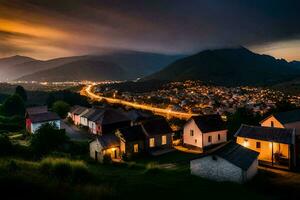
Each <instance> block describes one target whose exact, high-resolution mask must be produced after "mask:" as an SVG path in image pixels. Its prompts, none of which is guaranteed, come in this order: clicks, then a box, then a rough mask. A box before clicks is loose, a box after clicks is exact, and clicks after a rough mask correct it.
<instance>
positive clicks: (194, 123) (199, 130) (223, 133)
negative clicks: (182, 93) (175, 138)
mask: <svg viewBox="0 0 300 200" xmlns="http://www.w3.org/2000/svg"><path fill="white" fill-rule="evenodd" d="M226 141H227V130H226V128H225V123H224V121H223V120H222V118H221V116H220V115H202V116H194V117H192V118H190V119H189V120H188V121H187V123H186V124H185V125H184V128H183V145H184V146H186V147H189V148H193V149H204V148H205V147H207V146H210V145H214V144H220V143H223V142H226Z"/></svg>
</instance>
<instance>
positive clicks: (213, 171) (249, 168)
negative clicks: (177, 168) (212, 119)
mask: <svg viewBox="0 0 300 200" xmlns="http://www.w3.org/2000/svg"><path fill="white" fill-rule="evenodd" d="M258 155H259V153H258V152H256V151H253V150H251V149H248V148H245V147H243V146H241V145H239V144H236V143H234V142H229V143H227V144H226V145H224V146H222V147H221V148H219V149H217V150H216V151H214V152H211V153H209V154H206V155H204V156H202V157H200V158H197V159H195V160H192V161H191V162H190V170H191V174H192V175H196V176H200V177H203V178H207V179H210V180H214V181H220V182H221V181H231V182H237V183H244V182H246V181H248V180H250V179H251V178H252V177H254V176H255V174H256V173H257V166H258Z"/></svg>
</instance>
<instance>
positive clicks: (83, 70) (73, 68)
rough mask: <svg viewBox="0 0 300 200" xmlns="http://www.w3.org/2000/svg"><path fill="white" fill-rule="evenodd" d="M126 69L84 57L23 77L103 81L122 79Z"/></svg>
mask: <svg viewBox="0 0 300 200" xmlns="http://www.w3.org/2000/svg"><path fill="white" fill-rule="evenodd" d="M125 77H126V71H124V70H123V69H122V68H121V67H120V66H118V65H116V64H114V63H110V62H104V61H101V60H95V59H88V58H86V59H82V60H77V61H74V62H70V63H67V64H64V65H61V66H59V67H56V68H52V69H48V70H43V71H40V72H36V73H33V74H31V75H27V76H24V77H21V78H20V80H23V81H31V80H35V81H80V80H91V81H102V80H122V79H124V78H125Z"/></svg>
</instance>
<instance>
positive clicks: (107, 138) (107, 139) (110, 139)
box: [97, 134, 120, 149]
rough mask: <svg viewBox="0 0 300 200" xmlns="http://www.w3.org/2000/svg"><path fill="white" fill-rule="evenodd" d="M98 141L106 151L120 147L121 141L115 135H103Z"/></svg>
mask: <svg viewBox="0 0 300 200" xmlns="http://www.w3.org/2000/svg"><path fill="white" fill-rule="evenodd" d="M97 139H98V141H99V143H100V144H101V146H102V147H103V148H105V149H109V148H112V147H117V146H120V139H119V138H118V137H117V136H116V135H114V134H105V135H101V136H99V137H98V138H97Z"/></svg>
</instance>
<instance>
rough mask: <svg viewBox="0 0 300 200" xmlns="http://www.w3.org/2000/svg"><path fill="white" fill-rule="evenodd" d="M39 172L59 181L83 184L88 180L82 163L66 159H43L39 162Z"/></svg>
mask: <svg viewBox="0 0 300 200" xmlns="http://www.w3.org/2000/svg"><path fill="white" fill-rule="evenodd" d="M40 170H41V172H42V173H44V174H47V175H49V176H54V177H56V178H58V179H60V180H68V179H69V180H70V181H73V182H84V181H87V180H89V178H90V172H89V170H88V168H87V166H86V164H85V163H84V162H83V161H74V160H70V159H66V158H52V157H48V158H45V159H43V160H42V161H41V164H40Z"/></svg>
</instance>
